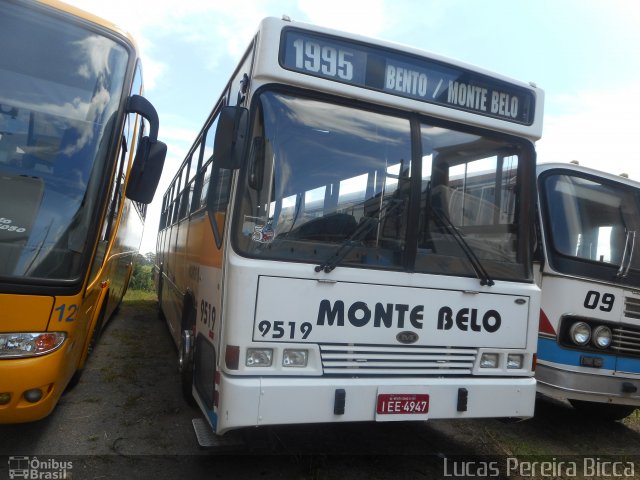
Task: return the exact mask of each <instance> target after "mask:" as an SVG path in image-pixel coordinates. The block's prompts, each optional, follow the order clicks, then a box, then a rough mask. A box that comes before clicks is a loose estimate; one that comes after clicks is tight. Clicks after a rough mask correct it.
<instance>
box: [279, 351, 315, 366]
mask: <svg viewBox="0 0 640 480" xmlns="http://www.w3.org/2000/svg"><path fill="white" fill-rule="evenodd" d="M308 360H309V351H308V350H304V349H303V350H294V349H291V348H285V349H284V352H283V353H282V366H283V367H306V366H307V361H308Z"/></svg>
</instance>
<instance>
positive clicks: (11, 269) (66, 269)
mask: <svg viewBox="0 0 640 480" xmlns="http://www.w3.org/2000/svg"><path fill="white" fill-rule="evenodd" d="M0 10H1V12H0V44H1V45H3V49H2V54H0V277H3V278H5V279H8V280H9V281H11V280H22V279H30V280H31V279H46V280H72V279H76V278H79V277H80V276H81V274H82V272H81V271H80V266H81V265H82V264H83V263H86V262H82V261H81V258H82V255H83V254H86V253H89V254H90V252H91V247H90V245H88V243H87V237H88V233H89V225H90V223H91V222H92V220H94V218H95V216H96V215H95V210H96V208H97V206H98V203H99V202H98V191H99V189H100V188H99V187H100V184H101V183H102V180H103V177H104V170H105V168H107V167H108V165H107V153H108V150H109V149H110V148H109V146H110V143H112V142H111V139H112V138H113V129H114V127H115V124H116V123H117V122H116V117H117V115H116V112H117V109H118V106H119V104H120V101H121V96H122V92H123V85H124V80H125V74H126V69H127V64H128V61H129V53H128V51H127V49H126V48H125V47H124V46H122V45H120V44H118V43H116V42H115V41H114V40H112V39H110V38H107V37H105V36H103V35H100V34H99V33H98V32H95V31H91V30H89V29H88V28H84V27H83V26H81V25H79V24H71V23H69V22H63V21H61V20H58V19H57V18H54V17H50V16H48V15H44V14H42V13H40V12H38V11H35V10H33V9H27V8H25V7H22V6H14V5H6V4H5V5H3V6H2V8H1V9H0Z"/></svg>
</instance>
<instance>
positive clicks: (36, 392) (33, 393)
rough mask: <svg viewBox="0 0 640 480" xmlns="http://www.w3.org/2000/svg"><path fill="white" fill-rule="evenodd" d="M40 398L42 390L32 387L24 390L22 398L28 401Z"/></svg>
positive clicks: (34, 401)
mask: <svg viewBox="0 0 640 480" xmlns="http://www.w3.org/2000/svg"><path fill="white" fill-rule="evenodd" d="M41 398H42V390H40V389H39V388H32V389H31V390H27V391H26V392H24V399H25V400H26V401H27V402H29V403H36V402H39V401H40V399H41Z"/></svg>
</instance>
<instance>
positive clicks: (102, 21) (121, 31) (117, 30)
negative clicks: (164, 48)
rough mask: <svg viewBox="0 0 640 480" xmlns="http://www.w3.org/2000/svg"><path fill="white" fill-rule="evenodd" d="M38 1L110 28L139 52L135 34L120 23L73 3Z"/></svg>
mask: <svg viewBox="0 0 640 480" xmlns="http://www.w3.org/2000/svg"><path fill="white" fill-rule="evenodd" d="M36 3H40V4H43V5H46V6H48V7H50V8H52V9H54V10H56V11H59V12H62V13H66V14H69V15H73V16H74V17H78V18H79V19H81V20H84V21H87V22H90V23H94V24H96V25H99V26H100V27H102V28H104V29H106V30H109V31H111V32H113V33H115V34H117V35H118V36H120V37H122V38H123V39H125V40H126V42H127V43H129V44H131V46H132V47H133V48H134V49H135V51H136V52H138V46H137V44H136V41H135V39H134V38H133V36H131V34H130V33H129V32H127V31H126V30H124V29H122V28H120V27H119V26H118V25H116V24H115V23H113V22H110V21H109V20H105V19H104V18H102V17H98V16H97V15H94V14H92V13H90V12H87V11H85V10H82V9H80V8H78V7H75V6H73V5H69V4H68V3H64V2H60V1H59V0H36Z"/></svg>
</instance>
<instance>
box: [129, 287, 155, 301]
mask: <svg viewBox="0 0 640 480" xmlns="http://www.w3.org/2000/svg"><path fill="white" fill-rule="evenodd" d="M157 299H158V297H157V296H156V292H153V291H151V292H150V291H147V290H132V289H129V290H127V293H126V294H125V296H124V299H123V301H124V302H127V303H135V302H148V301H154V302H155V301H156V300H157Z"/></svg>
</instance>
